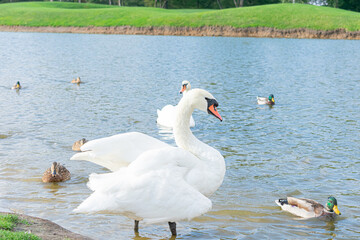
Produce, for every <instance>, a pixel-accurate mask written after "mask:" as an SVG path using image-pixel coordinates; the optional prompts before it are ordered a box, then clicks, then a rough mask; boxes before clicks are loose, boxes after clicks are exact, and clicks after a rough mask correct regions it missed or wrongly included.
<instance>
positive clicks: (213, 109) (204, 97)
mask: <svg viewBox="0 0 360 240" xmlns="http://www.w3.org/2000/svg"><path fill="white" fill-rule="evenodd" d="M184 97H185V96H184ZM186 98H190V99H191V102H192V107H193V108H197V109H199V110H201V111H203V112H206V113H208V114H211V115H213V116H215V117H216V118H218V119H219V120H220V121H222V117H221V116H220V114H219V112H218V111H217V107H218V106H219V104H218V102H217V101H216V99H215V98H214V96H213V95H211V93H209V92H208V91H206V90H203V89H193V90H191V91H190V92H189V93H188V94H186Z"/></svg>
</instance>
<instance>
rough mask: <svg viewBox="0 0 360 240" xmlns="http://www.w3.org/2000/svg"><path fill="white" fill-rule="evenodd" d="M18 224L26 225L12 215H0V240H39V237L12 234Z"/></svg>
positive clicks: (21, 233)
mask: <svg viewBox="0 0 360 240" xmlns="http://www.w3.org/2000/svg"><path fill="white" fill-rule="evenodd" d="M18 223H22V224H27V222H26V221H24V220H21V219H19V217H18V216H16V215H13V214H1V215H0V239H12V240H25V239H26V240H40V238H39V237H37V236H35V235H33V234H29V233H25V232H12V230H13V229H14V228H15V226H16V225H17V224H18Z"/></svg>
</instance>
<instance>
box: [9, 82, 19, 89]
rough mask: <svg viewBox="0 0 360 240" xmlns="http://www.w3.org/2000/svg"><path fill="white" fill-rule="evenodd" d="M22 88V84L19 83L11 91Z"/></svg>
mask: <svg viewBox="0 0 360 240" xmlns="http://www.w3.org/2000/svg"><path fill="white" fill-rule="evenodd" d="M20 88H21V85H20V82H19V81H17V83H16V84H15V85H14V86H13V87H12V88H11V89H20Z"/></svg>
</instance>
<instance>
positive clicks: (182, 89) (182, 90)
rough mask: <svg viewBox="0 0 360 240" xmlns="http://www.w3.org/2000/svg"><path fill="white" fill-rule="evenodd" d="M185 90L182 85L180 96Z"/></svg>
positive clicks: (184, 86)
mask: <svg viewBox="0 0 360 240" xmlns="http://www.w3.org/2000/svg"><path fill="white" fill-rule="evenodd" d="M185 90H186V85H185V84H184V85H183V86H182V88H181V90H180V94H182V93H183V92H184V91H185Z"/></svg>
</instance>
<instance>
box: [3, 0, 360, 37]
mask: <svg viewBox="0 0 360 240" xmlns="http://www.w3.org/2000/svg"><path fill="white" fill-rule="evenodd" d="M0 25H21V26H80V27H85V26H135V27H149V26H179V27H184V26H187V27H201V26H231V27H236V28H245V27H271V28H277V29H293V28H308V29H314V30H334V29H339V28H343V29H346V30H348V31H356V30H360V13H357V12H351V11H345V10H340V9H334V8H329V7H319V6H313V5H307V4H272V5H263V6H255V7H244V8H237V9H235V8H232V9H225V10H205V9H202V10H194V9H191V10H190V9H181V10H166V9H159V8H145V7H118V6H108V5H100V4H83V3H82V4H79V3H65V2H29V3H23V2H22V3H9V4H0Z"/></svg>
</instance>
